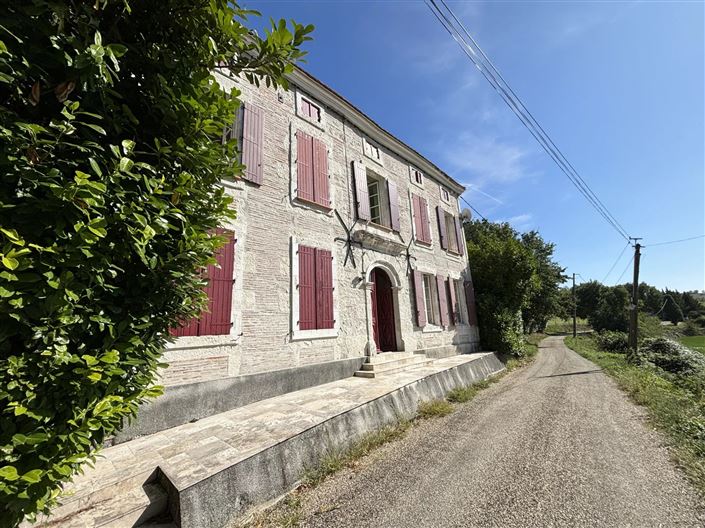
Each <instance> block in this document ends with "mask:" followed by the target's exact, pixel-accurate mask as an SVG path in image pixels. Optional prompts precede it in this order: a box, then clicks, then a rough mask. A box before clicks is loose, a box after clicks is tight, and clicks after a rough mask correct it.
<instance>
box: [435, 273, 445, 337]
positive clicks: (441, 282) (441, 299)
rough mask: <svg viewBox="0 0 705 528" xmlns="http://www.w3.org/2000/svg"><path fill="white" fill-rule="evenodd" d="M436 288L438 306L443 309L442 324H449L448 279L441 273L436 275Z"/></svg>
mask: <svg viewBox="0 0 705 528" xmlns="http://www.w3.org/2000/svg"><path fill="white" fill-rule="evenodd" d="M436 289H437V290H438V306H439V307H440V310H441V326H448V296H447V295H446V281H445V279H444V278H443V277H442V276H441V275H436Z"/></svg>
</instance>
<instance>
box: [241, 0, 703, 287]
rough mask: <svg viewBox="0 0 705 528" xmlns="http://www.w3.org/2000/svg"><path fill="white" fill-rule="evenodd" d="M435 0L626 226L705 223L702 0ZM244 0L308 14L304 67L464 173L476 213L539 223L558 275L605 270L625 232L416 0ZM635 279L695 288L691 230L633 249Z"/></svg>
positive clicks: (273, 10) (658, 235) (668, 232)
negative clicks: (309, 38)
mask: <svg viewBox="0 0 705 528" xmlns="http://www.w3.org/2000/svg"><path fill="white" fill-rule="evenodd" d="M448 4H449V5H450V6H451V8H452V9H453V10H454V11H455V12H456V14H457V15H458V16H459V18H460V19H461V20H462V21H463V23H464V24H465V25H466V27H467V28H468V29H469V31H470V32H471V34H472V35H473V37H474V38H475V39H476V40H477V41H478V43H479V44H480V45H481V46H482V47H483V49H484V50H485V52H486V53H487V54H488V55H489V56H490V58H491V59H492V60H493V62H494V64H495V65H496V66H497V68H498V69H499V70H500V71H501V72H502V74H503V76H504V77H505V79H507V81H508V82H509V83H510V84H511V85H512V87H513V88H514V90H515V91H516V92H517V94H519V96H520V97H521V98H522V99H523V101H524V103H525V104H526V105H527V107H528V108H529V109H530V110H531V112H532V113H533V114H534V116H535V117H536V118H537V119H538V120H539V122H540V123H541V124H542V126H543V127H544V129H546V131H547V132H548V133H549V134H550V135H551V137H552V138H553V140H554V141H555V142H556V144H557V145H558V146H559V147H560V148H561V150H562V151H563V153H564V154H565V155H566V156H567V158H568V159H569V160H570V161H571V163H572V164H573V165H574V166H575V167H576V168H577V169H578V171H579V172H580V174H581V175H582V177H583V178H584V179H585V180H586V181H587V182H588V183H589V184H590V186H591V187H592V189H593V190H594V191H595V192H596V193H597V195H598V196H599V197H600V199H601V200H602V201H603V202H604V203H605V205H606V206H607V207H608V208H609V209H610V210H611V211H612V213H613V214H614V215H615V216H616V217H617V219H618V220H619V221H620V223H621V224H622V225H623V226H624V227H625V228H626V230H627V231H628V232H629V233H630V234H631V235H632V236H641V237H644V241H643V243H644V244H645V245H647V246H648V244H649V243H650V242H651V243H655V242H661V241H667V240H673V239H680V238H686V237H691V236H696V235H701V234H703V233H705V159H704V158H705V132H704V126H705V125H704V115H705V106H704V99H705V95H704V94H705V86H704V79H705V71H704V64H705V52H704V48H705V46H704V42H705V35H704V25H705V13H704V4H703V3H701V2H691V3H685V2H684V3H677V2H661V3H656V2H590V3H578V2H560V3H559V2H536V3H534V2H471V3H470V2H456V1H452V0H448ZM244 5H245V6H246V7H250V8H254V9H257V10H259V11H260V12H262V14H263V15H264V17H265V18H268V17H274V18H282V17H284V18H294V19H295V20H297V21H298V22H300V23H306V24H309V23H310V24H314V25H315V26H316V31H315V33H314V41H313V42H311V43H308V44H307V45H306V49H307V50H308V51H309V56H308V57H307V63H306V64H304V65H303V67H304V68H305V69H307V70H308V71H309V72H310V73H312V74H313V75H315V76H316V77H318V78H319V79H321V80H322V81H323V82H325V83H326V84H328V85H329V86H331V87H332V88H333V89H335V90H336V91H338V92H339V93H340V94H342V95H343V96H344V97H346V98H347V99H349V100H350V101H351V102H353V103H354V104H355V105H356V106H358V107H359V108H361V109H362V110H363V111H364V112H365V113H367V114H368V115H369V116H371V117H372V118H373V119H375V120H376V121H377V122H378V123H379V124H380V125H382V126H383V127H384V128H386V129H387V130H389V131H390V132H392V133H393V134H395V135H396V136H398V137H399V138H401V139H402V140H404V141H406V142H407V143H408V144H409V145H411V146H412V147H414V148H416V149H417V150H419V151H420V152H421V153H423V154H424V155H425V156H426V157H428V158H429V159H430V160H432V161H433V162H434V163H436V164H437V165H439V166H440V167H441V168H443V169H444V170H445V171H446V172H448V173H449V174H450V175H452V176H453V177H454V178H455V179H457V180H458V181H460V182H461V183H463V184H465V185H466V186H469V190H468V191H467V192H466V193H465V195H464V196H465V198H466V199H467V200H468V201H470V202H471V203H472V204H473V205H474V206H475V207H476V208H477V209H478V210H479V211H480V212H481V213H482V214H483V215H484V216H486V217H487V218H489V219H490V220H494V221H509V222H510V223H512V224H513V225H514V226H515V227H516V228H517V229H519V230H522V231H523V230H529V229H537V230H538V231H539V232H540V233H541V235H542V236H543V237H544V239H546V240H549V241H552V242H554V243H555V244H556V257H557V260H558V261H559V262H560V263H561V264H562V265H563V266H565V267H567V271H568V272H569V273H572V272H576V273H579V274H580V275H581V277H582V278H584V279H585V280H589V279H597V280H603V279H604V278H605V275H606V274H607V272H608V270H609V269H610V267H611V266H612V264H613V263H614V262H615V260H616V259H617V256H618V255H619V253H620V251H621V250H622V248H623V247H624V246H625V244H626V242H625V241H624V240H623V239H622V238H621V237H620V236H619V235H618V234H617V233H616V232H615V231H613V230H612V228H611V227H610V226H609V225H608V224H607V223H606V222H605V221H604V220H603V219H602V218H601V217H599V216H598V214H597V213H596V212H595V211H594V210H593V209H592V208H591V207H590V206H589V204H588V203H587V202H586V201H585V199H584V198H583V197H582V196H581V195H580V194H579V193H578V191H577V190H576V189H575V188H574V187H573V186H572V185H571V183H570V182H569V181H568V180H567V178H566V177H565V176H564V175H563V174H562V173H561V172H560V171H559V170H558V168H557V167H556V166H555V165H554V164H553V162H552V161H551V160H550V159H549V158H548V156H547V155H546V154H545V153H544V151H543V150H542V149H541V148H540V147H539V146H538V144H537V143H536V142H535V140H534V139H533V138H532V137H531V136H530V135H529V132H528V131H527V130H526V129H524V128H523V126H522V125H521V124H520V122H519V121H518V120H517V118H516V117H515V116H514V114H512V113H511V112H510V111H509V109H508V108H507V107H506V105H505V104H504V103H503V102H502V100H501V99H500V98H499V97H498V96H497V95H496V93H495V92H494V90H493V89H492V88H491V86H490V85H489V84H488V83H487V82H486V81H485V79H484V78H483V77H482V76H481V74H480V73H479V72H478V71H477V69H476V68H475V67H474V66H473V65H472V64H471V63H470V62H469V60H468V59H467V58H466V57H465V55H463V53H462V51H461V50H460V48H459V47H458V45H457V44H456V43H455V42H454V41H453V40H452V39H451V38H450V36H449V35H448V34H447V33H446V32H445V30H444V29H443V28H442V27H441V26H440V24H439V23H438V22H437V20H436V19H435V18H434V17H433V15H432V14H431V12H430V11H429V10H428V8H427V7H426V6H425V5H424V3H423V2H421V1H413V2H412V1H407V2H400V1H388V2H333V1H331V2H324V1H318V2H286V1H257V2H255V1H253V2H249V3H244ZM253 23H254V22H253ZM256 25H257V26H259V27H261V22H257V23H256ZM630 251H631V250H627V251H625V252H624V254H623V256H622V258H621V259H620V261H619V262H618V263H617V265H616V266H615V268H614V270H613V271H612V273H611V274H610V275H609V276H608V277H607V279H606V281H605V282H606V283H607V284H613V283H615V282H616V281H617V280H618V278H619V276H620V274H622V272H623V271H624V270H625V269H626V268H627V266H628V263H629V258H630ZM630 276H631V269H629V270H628V271H626V273H624V275H623V277H622V279H621V281H620V282H626V281H627V280H630V279H629V277H630ZM641 277H642V279H643V280H645V281H647V282H649V283H650V284H653V285H655V286H658V287H666V286H668V287H670V288H677V289H680V290H684V289H687V290H691V289H699V290H702V289H705V239H698V240H693V241H690V242H684V243H680V244H673V245H665V246H656V247H652V248H649V247H646V248H644V250H643V256H642V265H641Z"/></svg>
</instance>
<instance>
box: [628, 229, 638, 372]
mask: <svg viewBox="0 0 705 528" xmlns="http://www.w3.org/2000/svg"><path fill="white" fill-rule="evenodd" d="M630 240H633V241H634V242H635V243H634V280H633V283H632V304H631V307H630V308H631V313H630V314H629V315H630V317H629V351H628V352H627V361H628V362H629V363H633V362H634V361H635V360H636V353H637V337H638V332H639V259H640V258H641V244H639V242H638V241H639V240H641V238H632V237H630Z"/></svg>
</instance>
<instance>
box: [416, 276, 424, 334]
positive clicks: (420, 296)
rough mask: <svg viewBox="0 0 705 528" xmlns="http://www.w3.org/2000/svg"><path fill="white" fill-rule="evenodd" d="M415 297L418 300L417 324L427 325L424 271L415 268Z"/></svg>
mask: <svg viewBox="0 0 705 528" xmlns="http://www.w3.org/2000/svg"><path fill="white" fill-rule="evenodd" d="M414 299H415V301H416V326H419V327H423V326H426V304H425V303H424V293H423V273H421V272H420V271H418V270H414Z"/></svg>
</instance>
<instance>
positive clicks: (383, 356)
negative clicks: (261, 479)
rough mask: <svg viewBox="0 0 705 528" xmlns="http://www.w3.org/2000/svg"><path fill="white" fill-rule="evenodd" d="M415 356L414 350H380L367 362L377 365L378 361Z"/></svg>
mask: <svg viewBox="0 0 705 528" xmlns="http://www.w3.org/2000/svg"><path fill="white" fill-rule="evenodd" d="M410 357H414V353H413V352H378V353H377V354H375V355H374V356H373V357H372V358H371V359H368V360H367V361H366V362H365V364H371V365H375V364H377V363H386V362H387V361H394V360H397V359H407V358H410Z"/></svg>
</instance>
